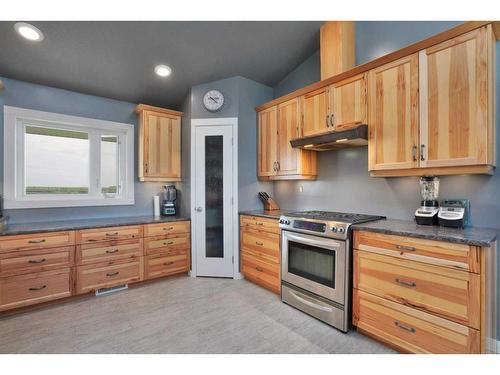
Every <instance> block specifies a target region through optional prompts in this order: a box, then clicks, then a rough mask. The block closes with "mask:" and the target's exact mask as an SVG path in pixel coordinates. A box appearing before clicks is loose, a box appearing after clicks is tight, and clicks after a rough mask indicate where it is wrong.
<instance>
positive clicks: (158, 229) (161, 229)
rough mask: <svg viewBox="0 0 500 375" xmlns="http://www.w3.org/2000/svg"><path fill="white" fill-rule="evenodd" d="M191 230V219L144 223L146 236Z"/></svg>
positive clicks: (181, 232) (182, 232)
mask: <svg viewBox="0 0 500 375" xmlns="http://www.w3.org/2000/svg"><path fill="white" fill-rule="evenodd" d="M190 230H191V222H190V221H172V222H167V223H155V224H146V225H144V237H151V236H163V235H171V234H185V233H189V232H190Z"/></svg>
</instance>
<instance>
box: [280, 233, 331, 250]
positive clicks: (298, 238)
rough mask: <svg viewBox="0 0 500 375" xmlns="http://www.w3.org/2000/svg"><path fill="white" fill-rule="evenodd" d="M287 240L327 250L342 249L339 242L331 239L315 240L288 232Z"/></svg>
mask: <svg viewBox="0 0 500 375" xmlns="http://www.w3.org/2000/svg"><path fill="white" fill-rule="evenodd" d="M285 238H286V239H291V240H294V241H297V242H300V243H302V244H304V245H316V246H319V247H322V248H327V249H328V248H335V249H338V248H340V243H339V242H338V241H337V240H333V239H330V238H328V239H316V238H313V237H312V236H308V237H304V236H301V235H300V234H294V233H293V234H292V233H290V232H288V231H287V233H286V234H285Z"/></svg>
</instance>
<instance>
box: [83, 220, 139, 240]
mask: <svg viewBox="0 0 500 375" xmlns="http://www.w3.org/2000/svg"><path fill="white" fill-rule="evenodd" d="M134 238H142V226H140V225H133V226H127V227H108V228H96V229H84V230H79V231H77V232H76V239H77V241H76V242H77V243H81V244H85V243H94V242H99V241H110V240H131V239H134Z"/></svg>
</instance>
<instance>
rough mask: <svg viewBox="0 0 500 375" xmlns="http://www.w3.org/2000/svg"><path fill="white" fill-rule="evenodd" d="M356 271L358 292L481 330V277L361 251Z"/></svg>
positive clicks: (357, 253)
mask: <svg viewBox="0 0 500 375" xmlns="http://www.w3.org/2000/svg"><path fill="white" fill-rule="evenodd" d="M354 269H355V274H354V287H355V288H356V289H359V290H362V291H364V292H367V293H370V294H373V295H376V296H379V297H382V298H385V299H388V300H391V301H394V302H398V303H400V304H403V305H406V306H410V307H413V308H416V309H418V310H421V311H425V312H428V313H432V314H435V315H437V316H441V317H443V318H446V319H449V320H452V321H455V322H458V323H461V324H465V325H467V326H469V327H471V328H475V329H479V328H480V293H481V287H480V277H479V275H476V274H473V273H469V272H465V271H458V270H451V269H446V268H443V267H436V266H431V265H427V264H422V263H418V262H413V261H408V260H404V259H398V258H394V257H389V256H385V255H379V254H373V253H368V252H363V251H358V250H355V251H354Z"/></svg>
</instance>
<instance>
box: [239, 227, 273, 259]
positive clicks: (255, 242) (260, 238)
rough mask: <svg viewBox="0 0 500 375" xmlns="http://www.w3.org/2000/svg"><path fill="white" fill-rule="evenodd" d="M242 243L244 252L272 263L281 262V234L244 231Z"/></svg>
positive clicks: (242, 232)
mask: <svg viewBox="0 0 500 375" xmlns="http://www.w3.org/2000/svg"><path fill="white" fill-rule="evenodd" d="M240 241H241V251H242V252H245V253H247V254H249V255H253V256H255V257H259V258H262V259H263V260H267V261H270V262H274V263H279V262H280V236H279V234H274V233H267V232H258V231H253V230H248V229H243V230H242V231H241V239H240Z"/></svg>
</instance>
